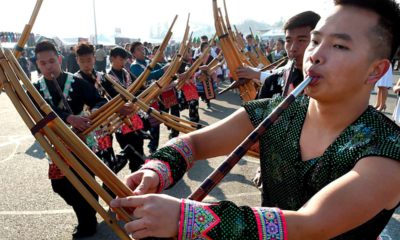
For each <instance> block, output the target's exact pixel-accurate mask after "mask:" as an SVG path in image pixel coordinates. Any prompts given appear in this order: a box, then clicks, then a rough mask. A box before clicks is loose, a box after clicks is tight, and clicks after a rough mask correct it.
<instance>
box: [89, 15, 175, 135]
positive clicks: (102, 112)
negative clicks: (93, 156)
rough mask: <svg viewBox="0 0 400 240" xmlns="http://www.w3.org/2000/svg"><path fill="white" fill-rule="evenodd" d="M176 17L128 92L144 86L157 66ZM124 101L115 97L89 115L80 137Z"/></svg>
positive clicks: (100, 122)
mask: <svg viewBox="0 0 400 240" xmlns="http://www.w3.org/2000/svg"><path fill="white" fill-rule="evenodd" d="M177 17H178V15H176V16H175V18H174V20H173V22H172V24H171V26H170V28H169V29H168V33H167V35H166V36H165V38H164V40H163V42H162V43H161V45H160V48H159V49H158V50H157V52H156V56H155V57H154V58H153V60H152V61H151V63H150V65H149V67H147V68H146V69H145V70H144V71H143V72H142V74H140V76H139V77H138V79H137V80H136V81H135V82H134V83H133V84H132V85H131V86H129V87H128V91H129V92H131V93H133V94H135V93H136V92H137V91H138V90H139V89H140V88H141V87H142V86H143V84H144V82H145V81H146V79H147V77H148V76H149V75H150V72H151V69H153V68H154V66H155V65H156V64H157V62H158V59H159V58H160V57H161V55H162V54H163V52H164V49H165V47H166V46H167V44H168V41H169V39H170V38H171V36H172V32H171V30H172V27H173V26H174V24H175V21H176V19H177ZM124 103H125V102H124V101H123V100H122V98H121V96H119V95H117V96H115V97H114V98H113V99H112V100H111V101H109V102H108V103H106V104H105V105H103V106H102V107H100V108H99V109H98V110H97V111H96V112H94V113H93V114H91V115H90V116H89V118H90V119H91V127H89V128H88V129H86V130H85V131H83V132H82V135H87V134H89V133H90V132H91V131H93V130H94V129H96V128H97V127H99V126H100V125H101V124H102V123H103V122H104V121H105V120H106V119H107V118H109V117H110V116H112V115H113V114H115V112H117V111H118V110H119V109H120V108H122V106H123V105H124Z"/></svg>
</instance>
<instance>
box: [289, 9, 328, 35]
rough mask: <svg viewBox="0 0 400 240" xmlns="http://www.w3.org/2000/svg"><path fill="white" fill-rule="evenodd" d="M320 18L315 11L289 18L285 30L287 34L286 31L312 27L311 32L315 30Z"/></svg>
mask: <svg viewBox="0 0 400 240" xmlns="http://www.w3.org/2000/svg"><path fill="white" fill-rule="evenodd" d="M320 18H321V17H320V16H319V15H318V14H316V13H315V12H313V11H306V12H302V13H299V14H297V15H294V16H293V17H291V18H289V19H288V20H287V21H286V23H285V25H283V30H284V31H285V32H286V30H292V29H294V28H300V27H310V28H311V30H313V29H314V28H315V26H316V25H317V23H318V21H319V19H320Z"/></svg>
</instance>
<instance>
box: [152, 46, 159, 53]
mask: <svg viewBox="0 0 400 240" xmlns="http://www.w3.org/2000/svg"><path fill="white" fill-rule="evenodd" d="M159 48H160V45H157V46H154V47H153V49H152V52H153V54H155V53H156V52H157V50H158V49H159Z"/></svg>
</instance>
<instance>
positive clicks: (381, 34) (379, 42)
mask: <svg viewBox="0 0 400 240" xmlns="http://www.w3.org/2000/svg"><path fill="white" fill-rule="evenodd" d="M334 3H335V5H342V6H353V7H358V8H362V9H365V10H368V11H371V12H374V13H376V14H377V15H378V16H379V20H378V24H377V25H376V26H375V27H374V28H373V29H372V33H371V34H370V36H371V42H372V45H373V46H372V48H373V49H375V54H377V56H378V57H383V58H389V59H392V58H393V57H394V55H395V53H396V50H397V48H398V47H399V44H400V33H399V28H400V26H399V24H400V7H399V4H398V3H396V1H394V0H334Z"/></svg>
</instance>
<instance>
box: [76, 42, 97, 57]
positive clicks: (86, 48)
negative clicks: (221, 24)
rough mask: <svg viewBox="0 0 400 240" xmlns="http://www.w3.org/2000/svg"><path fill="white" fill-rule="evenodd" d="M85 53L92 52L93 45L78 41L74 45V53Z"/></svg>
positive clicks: (80, 54) (78, 54) (81, 54)
mask: <svg viewBox="0 0 400 240" xmlns="http://www.w3.org/2000/svg"><path fill="white" fill-rule="evenodd" d="M87 54H94V46H93V45H92V44H90V43H87V42H82V43H79V44H78V45H77V46H76V55H77V56H83V55H87Z"/></svg>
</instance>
